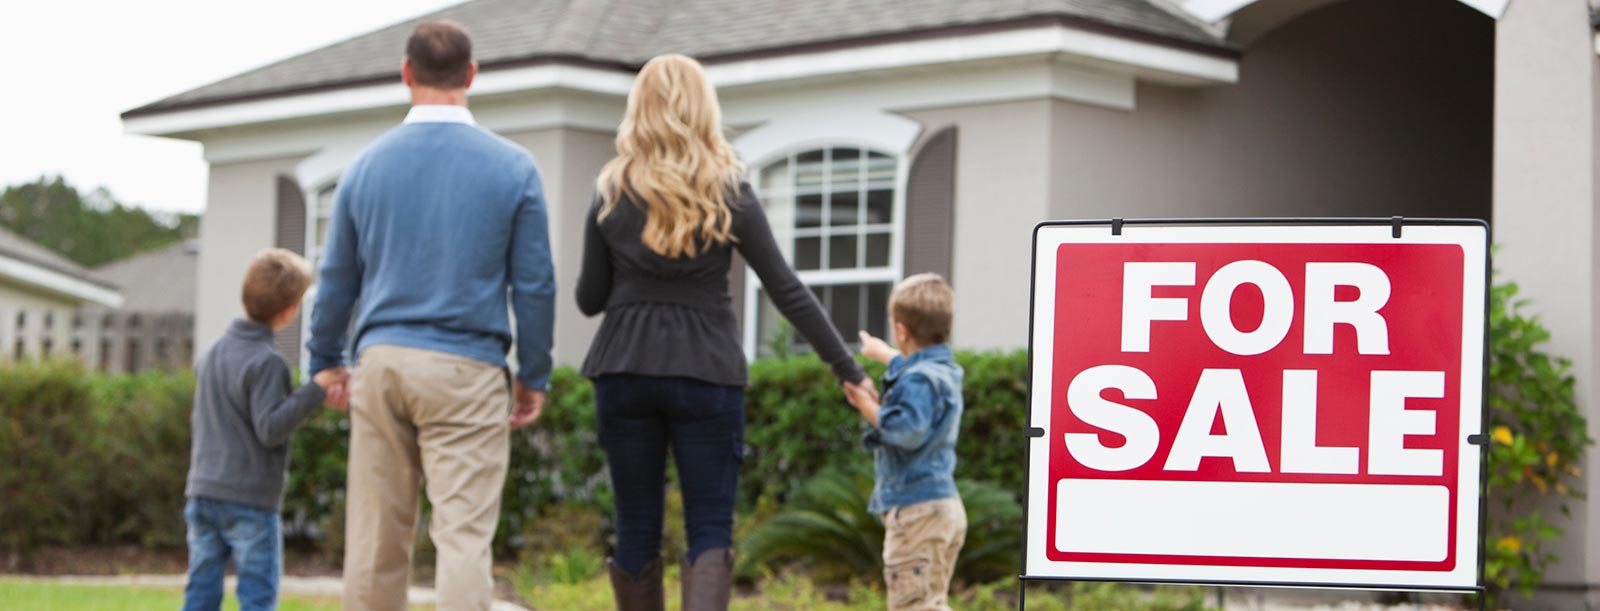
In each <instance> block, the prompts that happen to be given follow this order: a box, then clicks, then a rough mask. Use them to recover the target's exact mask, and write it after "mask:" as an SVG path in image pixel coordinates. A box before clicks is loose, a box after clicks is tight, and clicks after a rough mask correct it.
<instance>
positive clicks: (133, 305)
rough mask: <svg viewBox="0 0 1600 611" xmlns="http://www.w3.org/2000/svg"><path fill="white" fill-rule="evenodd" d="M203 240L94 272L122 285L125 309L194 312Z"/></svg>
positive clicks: (174, 246)
mask: <svg viewBox="0 0 1600 611" xmlns="http://www.w3.org/2000/svg"><path fill="white" fill-rule="evenodd" d="M199 271H200V241H199V240H189V241H185V242H180V243H177V244H173V245H171V246H168V247H166V248H162V249H160V250H154V251H150V252H146V253H140V254H137V255H133V256H131V257H128V258H126V259H119V260H116V261H112V262H110V263H107V264H105V265H102V266H100V267H97V268H95V270H94V274H95V275H96V276H98V277H100V278H104V279H106V280H107V281H110V282H112V283H113V284H116V285H117V286H120V287H122V299H123V303H122V306H121V309H123V310H128V311H133V312H149V313H174V314H194V297H195V292H194V283H195V275H196V274H197V273H199Z"/></svg>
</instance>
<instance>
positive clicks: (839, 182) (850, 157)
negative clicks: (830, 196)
mask: <svg viewBox="0 0 1600 611" xmlns="http://www.w3.org/2000/svg"><path fill="white" fill-rule="evenodd" d="M832 155H833V159H832V163H831V164H830V165H829V170H830V172H831V177H830V179H829V184H830V185H831V187H830V188H832V189H849V190H852V191H853V190H855V189H857V188H858V187H857V185H858V184H859V183H860V182H861V150H860V149H853V148H849V149H833V152H832Z"/></svg>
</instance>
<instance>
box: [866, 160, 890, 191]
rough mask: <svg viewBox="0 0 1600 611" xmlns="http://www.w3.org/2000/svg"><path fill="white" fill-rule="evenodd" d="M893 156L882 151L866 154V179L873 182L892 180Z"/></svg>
mask: <svg viewBox="0 0 1600 611" xmlns="http://www.w3.org/2000/svg"><path fill="white" fill-rule="evenodd" d="M894 165H895V164H894V158H893V157H890V156H888V155H884V154H882V153H871V154H869V155H868V156H867V180H870V181H873V182H884V181H887V182H889V183H891V184H893V182H894Z"/></svg>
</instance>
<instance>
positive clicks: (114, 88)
mask: <svg viewBox="0 0 1600 611" xmlns="http://www.w3.org/2000/svg"><path fill="white" fill-rule="evenodd" d="M460 2H461V0H381V1H377V0H366V1H348V0H274V1H273V2H243V1H238V0H140V1H138V2H128V1H119V0H17V1H12V0H0V29H3V32H0V65H3V66H4V68H3V69H0V83H3V84H0V187H3V186H4V185H12V184H16V183H19V182H26V181H30V180H33V179H34V178H37V177H38V176H39V175H41V174H62V175H64V176H66V178H67V180H68V181H69V182H72V183H73V184H75V185H77V186H78V187H79V188H80V189H84V190H90V189H93V188H95V187H98V186H104V187H106V188H107V189H110V190H111V193H112V194H113V195H115V196H116V197H117V199H119V200H121V201H123V202H126V203H131V204H137V205H142V206H145V207H148V208H153V209H158V210H185V211H199V210H201V209H202V208H203V207H204V206H205V187H206V171H205V163H204V162H203V161H202V160H201V157H200V145H199V144H196V143H193V142H185V141H178V140H168V139H164V138H150V137H145V136H129V135H124V134H123V132H122V122H121V119H120V118H119V117H118V115H120V114H121V113H122V111H125V110H128V109H131V108H135V107H137V106H140V105H143V104H146V103H148V102H152V101H155V100H157V99H160V98H164V97H167V96H169V95H173V94H176V93H180V92H182V91H185V90H188V89H191V88H194V87H197V86H200V85H204V84H207V83H210V82H212V81H216V80H219V79H222V78H225V77H228V76H232V75H234V74H238V73H240V72H243V71H246V70H249V69H251V68H255V67H258V66H262V65H265V64H268V63H271V62H273V61H276V60H279V59H283V58H285V57H290V56H293V55H297V54H299V53H302V52H305V51H309V50H312V49H315V48H317V47H321V46H323V45H326V44H329V43H333V42H337V41H340V40H343V39H346V38H349V37H351V36H354V35H356V34H360V33H363V32H368V31H371V30H374V29H377V28H379V27H382V26H385V25H389V24H392V23H395V22H398V21H403V20H405V19H408V18H411V17H415V16H418V15H422V14H425V13H429V12H432V11H434V10H437V9H439V8H442V7H445V6H449V5H452V4H458V3H460ZM400 52H401V50H399V49H396V50H395V55H396V57H397V58H398V56H399V54H400ZM397 61H398V59H397Z"/></svg>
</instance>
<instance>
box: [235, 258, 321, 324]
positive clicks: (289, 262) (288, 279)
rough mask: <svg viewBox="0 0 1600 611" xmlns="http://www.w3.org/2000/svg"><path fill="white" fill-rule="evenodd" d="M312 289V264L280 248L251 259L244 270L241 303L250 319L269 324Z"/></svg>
mask: <svg viewBox="0 0 1600 611" xmlns="http://www.w3.org/2000/svg"><path fill="white" fill-rule="evenodd" d="M310 287H311V265H310V264H308V263H306V260H305V258H304V257H301V256H300V255H297V254H294V253H293V252H290V251H288V250H284V249H282V248H268V249H266V250H263V251H261V252H260V253H259V254H257V255H256V257H255V258H254V259H251V260H250V267H248V268H246V269H245V271H244V290H243V291H242V293H243V294H242V296H241V301H243V302H244V313H245V315H246V316H249V317H250V320H253V321H256V322H259V323H271V322H272V319H274V318H277V317H278V315H279V314H282V313H283V312H284V310H287V309H289V307H290V306H293V305H295V304H297V303H300V298H301V297H304V296H305V294H306V289H307V288H310Z"/></svg>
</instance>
